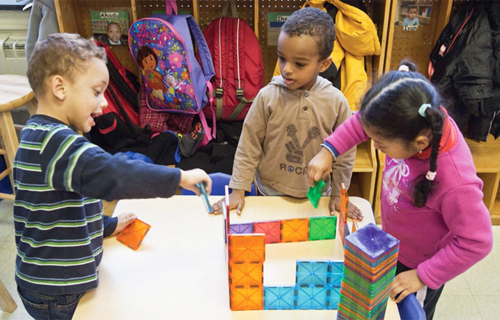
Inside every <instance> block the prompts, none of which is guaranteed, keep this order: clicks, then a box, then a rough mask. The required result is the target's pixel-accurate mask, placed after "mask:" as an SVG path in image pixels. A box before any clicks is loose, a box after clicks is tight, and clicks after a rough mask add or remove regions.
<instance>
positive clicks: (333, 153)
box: [321, 141, 339, 159]
mask: <svg viewBox="0 0 500 320" xmlns="http://www.w3.org/2000/svg"><path fill="white" fill-rule="evenodd" d="M321 146H322V147H324V148H326V149H327V150H328V151H330V153H331V154H332V156H333V159H337V157H338V155H339V152H338V151H337V149H335V148H334V147H333V146H332V145H331V144H330V143H329V142H327V141H325V142H324V143H322V144H321Z"/></svg>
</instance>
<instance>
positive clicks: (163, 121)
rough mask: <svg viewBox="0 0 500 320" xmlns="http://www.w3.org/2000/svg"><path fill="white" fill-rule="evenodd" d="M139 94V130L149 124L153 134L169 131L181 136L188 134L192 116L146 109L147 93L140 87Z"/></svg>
mask: <svg viewBox="0 0 500 320" xmlns="http://www.w3.org/2000/svg"><path fill="white" fill-rule="evenodd" d="M140 92H141V94H140V109H139V119H140V125H141V128H144V127H145V126H146V125H148V124H149V126H150V127H151V131H153V132H163V131H165V130H171V131H174V132H177V133H182V134H187V133H189V130H190V129H191V125H192V122H193V118H194V115H192V114H182V113H168V112H158V111H153V110H151V109H150V108H149V107H148V102H147V93H146V90H144V89H143V88H142V85H141V90H140Z"/></svg>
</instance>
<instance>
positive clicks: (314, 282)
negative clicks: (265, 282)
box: [264, 260, 344, 310]
mask: <svg viewBox="0 0 500 320" xmlns="http://www.w3.org/2000/svg"><path fill="white" fill-rule="evenodd" d="M343 268H344V263H343V262H342V261H326V260H325V261H307V260H297V268H296V275H295V286H292V287H264V309H265V310H297V309H298V310H324V309H331V310H336V309H337V305H338V302H339V293H340V283H341V278H342V270H343Z"/></svg>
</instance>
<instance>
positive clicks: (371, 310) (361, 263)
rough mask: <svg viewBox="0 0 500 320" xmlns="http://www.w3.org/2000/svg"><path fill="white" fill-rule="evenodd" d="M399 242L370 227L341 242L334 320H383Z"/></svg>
mask: <svg viewBox="0 0 500 320" xmlns="http://www.w3.org/2000/svg"><path fill="white" fill-rule="evenodd" d="M398 252H399V240H397V239H396V238H394V237H393V236H391V235H390V234H388V233H386V232H385V231H383V230H382V229H380V228H379V227H377V226H376V225H374V224H372V223H370V224H368V225H366V226H364V227H363V228H361V229H359V230H357V231H356V232H354V233H352V234H351V235H349V236H347V237H346V238H345V245H344V274H343V277H342V283H341V285H340V301H339V306H338V313H337V319H338V320H345V319H368V320H371V319H383V318H384V316H385V309H386V307H387V300H388V298H389V292H390V289H391V284H392V281H393V279H394V275H395V273H396V262H397V258H398Z"/></svg>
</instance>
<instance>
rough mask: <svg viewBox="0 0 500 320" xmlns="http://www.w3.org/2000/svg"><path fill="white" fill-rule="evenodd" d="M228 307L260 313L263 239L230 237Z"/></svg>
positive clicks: (258, 235)
mask: <svg viewBox="0 0 500 320" xmlns="http://www.w3.org/2000/svg"><path fill="white" fill-rule="evenodd" d="M228 238H229V241H228V243H229V248H228V250H229V259H228V270H229V305H230V308H231V310H233V311H234V310H262V309H263V301H264V299H263V296H264V287H263V286H264V261H265V254H266V249H265V242H264V239H265V236H264V235H263V234H230V235H229V236H228Z"/></svg>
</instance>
